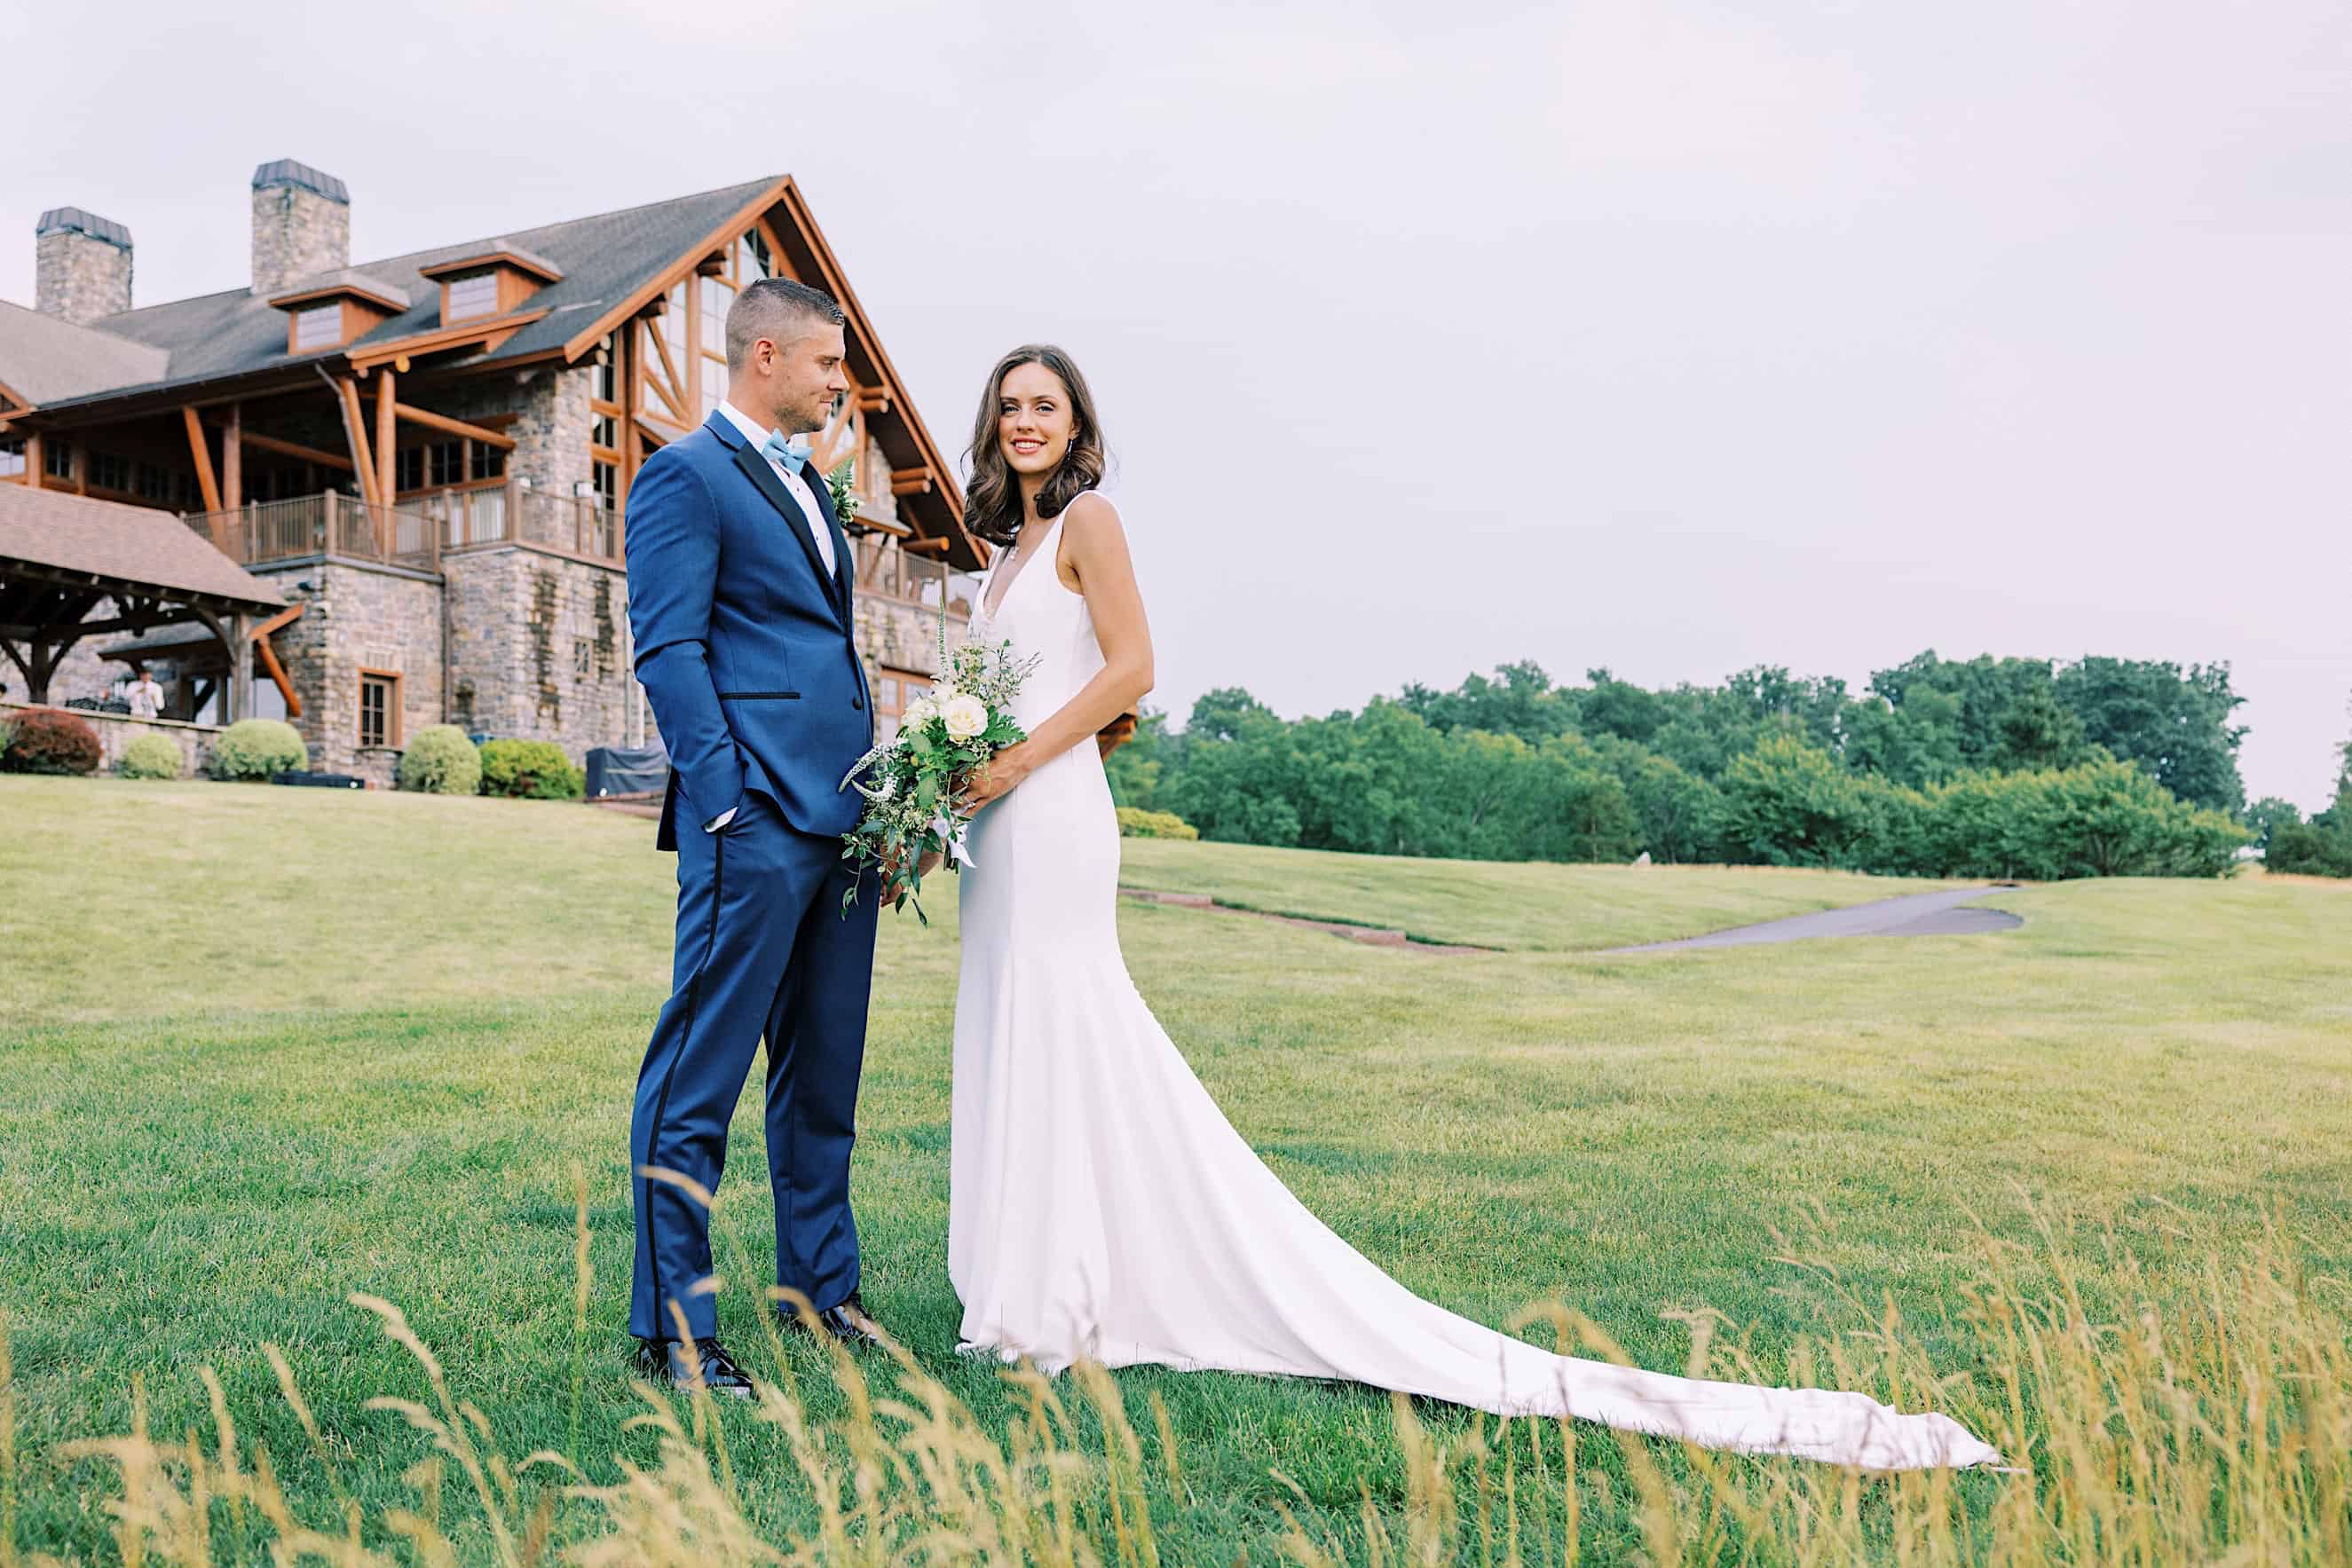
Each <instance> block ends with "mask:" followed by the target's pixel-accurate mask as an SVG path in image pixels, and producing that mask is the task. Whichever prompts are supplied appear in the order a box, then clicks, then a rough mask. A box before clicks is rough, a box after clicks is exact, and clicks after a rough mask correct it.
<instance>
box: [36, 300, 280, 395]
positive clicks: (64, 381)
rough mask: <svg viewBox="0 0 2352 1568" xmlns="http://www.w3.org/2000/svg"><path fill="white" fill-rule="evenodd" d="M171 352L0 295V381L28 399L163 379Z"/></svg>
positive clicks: (80, 392) (97, 390) (84, 392)
mask: <svg viewBox="0 0 2352 1568" xmlns="http://www.w3.org/2000/svg"><path fill="white" fill-rule="evenodd" d="M284 335H285V334H284V333H283V331H282V330H281V332H280V333H279V336H280V337H281V338H283V337H284ZM171 358H172V356H171V353H170V351H169V350H164V349H159V348H157V347H155V346H154V345H153V344H152V343H140V342H133V341H132V340H131V339H129V338H121V337H117V336H116V335H115V334H113V333H112V332H104V331H100V330H99V329H97V328H95V327H77V326H75V325H74V324H73V323H72V322H70V321H68V320H67V319H64V318H63V317H60V316H47V315H44V314H42V313H41V312H40V311H38V310H27V309H26V308H24V307H23V306H22V305H11V304H10V303H9V302H8V301H6V300H5V299H0V385H5V387H7V389H8V390H9V391H10V392H15V393H16V395H17V396H18V397H21V398H23V399H24V400H25V401H26V402H64V401H65V400H67V399H68V398H76V397H80V396H83V395H84V394H86V393H89V392H103V391H104V390H106V389H107V388H109V387H119V386H136V385H138V384H140V383H141V382H152V381H157V380H160V379H162V378H163V376H164V375H165V374H166V373H168V370H169V366H170V362H171Z"/></svg>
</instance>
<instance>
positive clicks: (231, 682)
mask: <svg viewBox="0 0 2352 1568" xmlns="http://www.w3.org/2000/svg"><path fill="white" fill-rule="evenodd" d="M228 631H229V637H230V639H231V640H232V642H233V644H234V645H233V646H232V647H231V648H230V650H229V659H228V695H227V696H226V698H225V699H224V700H223V701H222V703H221V710H222V712H223V713H224V714H226V716H227V717H228V722H229V723H231V724H235V723H236V721H237V720H238V719H241V718H243V717H244V716H245V705H246V704H247V702H249V701H250V700H252V695H253V692H252V688H253V638H252V637H251V636H250V635H249V634H248V633H247V631H246V624H245V613H244V612H242V611H239V612H237V613H236V614H235V615H232V616H230V617H229V618H228Z"/></svg>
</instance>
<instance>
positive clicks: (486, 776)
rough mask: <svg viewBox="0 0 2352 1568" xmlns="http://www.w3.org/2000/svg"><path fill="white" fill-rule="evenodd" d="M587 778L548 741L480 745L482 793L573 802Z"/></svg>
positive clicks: (506, 741)
mask: <svg viewBox="0 0 2352 1568" xmlns="http://www.w3.org/2000/svg"><path fill="white" fill-rule="evenodd" d="M587 789H588V776H587V775H586V774H585V773H584V772H583V771H582V770H581V769H579V768H574V767H573V766H572V759H571V758H568V757H566V756H564V755H563V747H560V746H558V745H556V744H555V743H554V742H553V741H551V740H486V741H484V742H483V743H482V793H483V794H485V795H505V796H509V797H511V798H514V799H518V800H579V799H580V797H581V796H583V795H584V794H585V793H587Z"/></svg>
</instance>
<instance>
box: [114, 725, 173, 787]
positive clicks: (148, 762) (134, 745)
mask: <svg viewBox="0 0 2352 1568" xmlns="http://www.w3.org/2000/svg"><path fill="white" fill-rule="evenodd" d="M182 761H183V759H182V758H181V756H180V747H179V744H178V743H177V742H176V741H173V740H171V739H169V738H168V737H164V736H160V735H142V736H138V737H133V738H132V740H131V744H130V745H128V746H126V747H123V748H122V766H121V768H120V769H119V771H120V772H121V775H122V777H124V778H125V779H177V778H178V777H179V776H180V771H181V765H182Z"/></svg>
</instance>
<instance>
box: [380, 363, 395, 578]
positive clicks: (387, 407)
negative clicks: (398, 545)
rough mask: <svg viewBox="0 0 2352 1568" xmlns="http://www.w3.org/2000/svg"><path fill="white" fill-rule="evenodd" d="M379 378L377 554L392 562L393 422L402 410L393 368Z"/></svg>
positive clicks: (389, 368) (385, 370) (383, 370)
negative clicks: (381, 506)
mask: <svg viewBox="0 0 2352 1568" xmlns="http://www.w3.org/2000/svg"><path fill="white" fill-rule="evenodd" d="M375 376H376V381H375V494H376V499H377V500H378V501H380V502H382V503H383V511H382V513H381V514H380V515H379V516H378V517H377V518H376V521H375V532H376V555H377V558H378V559H383V560H390V559H392V549H393V542H394V541H393V537H392V502H393V497H394V495H395V494H396V493H397V492H396V490H395V488H394V486H395V485H396V483H397V479H396V476H394V472H393V464H392V450H393V444H394V442H395V441H397V440H398V439H399V432H398V431H397V430H395V429H394V423H393V422H394V420H395V419H396V418H397V417H398V416H399V410H398V408H397V406H396V405H395V403H394V394H393V379H392V378H393V369H392V367H391V366H390V365H386V366H384V367H383V369H381V370H379V371H376V373H375Z"/></svg>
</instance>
